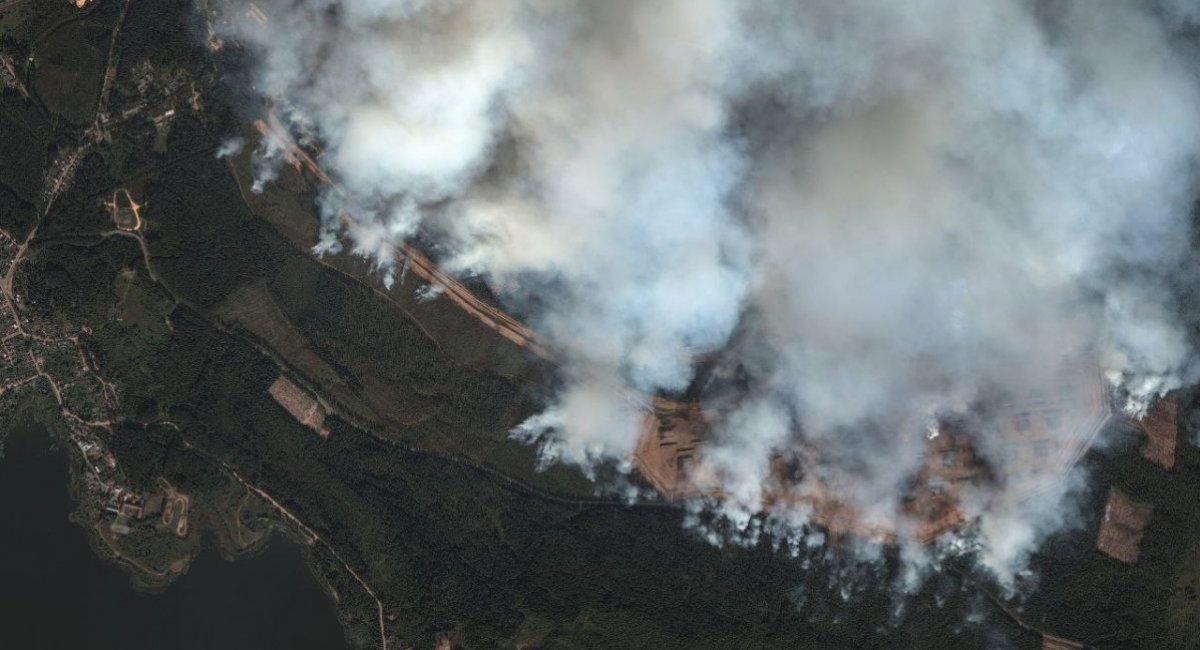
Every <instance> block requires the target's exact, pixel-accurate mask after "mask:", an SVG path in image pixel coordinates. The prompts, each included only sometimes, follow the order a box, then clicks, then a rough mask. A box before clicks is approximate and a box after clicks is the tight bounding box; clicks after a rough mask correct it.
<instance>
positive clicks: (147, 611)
mask: <svg viewBox="0 0 1200 650" xmlns="http://www.w3.org/2000/svg"><path fill="white" fill-rule="evenodd" d="M71 509H72V504H71V501H70V496H69V493H68V491H67V462H66V457H65V455H64V454H63V453H62V452H53V451H51V450H50V441H49V437H48V436H47V435H46V433H45V431H44V430H42V429H41V428H40V427H28V428H24V429H21V430H18V431H14V432H13V434H12V435H11V436H9V438H8V442H7V443H6V445H5V457H4V458H3V460H0V649H5V650H9V649H12V650H41V649H45V650H63V649H67V648H88V649H89V650H110V649H112V650H143V649H146V650H151V649H153V650H159V649H162V650H175V649H177V650H200V649H204V650H208V649H210V648H211V649H220V650H268V649H269V650H274V649H275V648H280V649H286V650H339V649H344V648H347V647H348V646H347V644H346V642H345V640H344V638H343V636H342V630H341V628H340V626H339V625H338V622H337V619H336V618H335V617H334V612H333V605H332V603H331V602H330V601H329V599H328V597H326V596H325V594H324V593H323V592H322V591H321V589H320V587H319V586H318V585H317V582H316V580H315V579H314V578H313V577H312V575H311V574H310V573H309V572H308V569H307V567H306V566H305V564H304V558H303V555H302V552H301V549H300V548H299V547H298V546H296V545H295V544H291V543H288V542H285V541H284V540H283V539H280V538H279V537H276V538H275V539H274V540H273V541H272V544H271V547H270V549H269V550H268V551H267V552H265V553H264V554H262V555H260V556H258V557H255V558H251V559H246V560H240V561H238V562H236V563H230V562H226V561H224V560H222V559H221V558H220V556H218V555H217V554H216V553H215V552H214V551H205V552H204V553H203V554H201V556H200V557H199V558H197V560H196V561H195V563H193V565H192V567H191V569H190V570H189V571H188V573H187V575H184V576H183V577H182V578H180V579H178V580H177V581H176V582H175V583H174V584H172V585H171V586H170V587H169V588H168V589H167V591H166V592H165V593H163V594H159V595H148V594H142V593H138V592H136V591H134V590H133V589H132V588H131V587H130V586H129V580H128V578H127V577H126V576H125V574H124V573H122V572H121V571H120V570H119V569H117V568H116V567H115V566H113V565H112V564H111V563H109V562H107V561H105V560H101V559H100V558H99V557H97V556H96V555H95V554H94V553H93V552H92V550H91V548H90V547H89V546H88V541H87V536H86V532H85V531H84V530H83V528H81V527H79V526H77V525H75V524H72V523H70V522H69V521H67V515H68V513H69V512H70V511H71Z"/></svg>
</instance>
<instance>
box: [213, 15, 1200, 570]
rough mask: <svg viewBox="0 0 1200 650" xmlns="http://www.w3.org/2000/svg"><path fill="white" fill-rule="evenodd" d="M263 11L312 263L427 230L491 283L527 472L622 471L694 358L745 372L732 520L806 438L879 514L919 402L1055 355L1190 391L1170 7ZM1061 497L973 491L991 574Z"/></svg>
mask: <svg viewBox="0 0 1200 650" xmlns="http://www.w3.org/2000/svg"><path fill="white" fill-rule="evenodd" d="M257 2H258V6H259V7H261V8H262V9H263V10H264V12H265V14H266V15H268V16H269V20H268V21H266V22H265V23H262V22H261V21H258V20H252V19H251V18H248V17H243V16H242V14H241V13H233V14H231V15H230V16H229V18H230V20H229V21H228V22H227V23H226V24H225V26H224V27H223V30H224V32H225V33H224V34H223V35H224V36H225V37H226V38H232V39H233V40H236V41H238V42H241V43H243V44H246V45H247V46H248V47H249V48H250V49H251V50H252V51H253V52H254V53H255V54H256V61H257V64H256V65H257V67H256V84H257V87H258V89H259V90H260V91H261V92H262V93H263V94H264V95H265V96H267V97H268V98H270V99H272V100H273V101H275V102H277V103H278V104H279V105H281V106H283V107H285V110H284V111H283V112H282V114H283V115H284V116H286V118H287V119H288V121H289V123H290V126H291V127H292V128H293V129H295V130H296V131H297V132H300V133H304V134H306V135H307V136H309V137H316V138H318V139H319V140H320V141H321V142H322V143H323V145H324V147H325V151H326V156H325V158H323V161H324V162H325V164H326V165H327V166H328V168H329V170H330V171H331V172H332V173H333V175H334V176H335V177H336V178H337V179H338V181H339V184H340V186H341V190H340V191H338V192H336V193H334V192H327V193H325V195H324V196H323V198H322V202H323V203H322V207H323V210H324V213H325V215H326V220H325V239H324V243H323V247H324V248H332V247H335V246H337V245H338V244H337V242H338V240H339V237H340V236H343V235H344V236H347V237H348V239H349V241H350V242H352V244H353V246H354V247H355V250H357V251H359V252H361V253H362V254H364V255H368V256H372V257H374V258H376V259H377V260H378V262H379V263H380V264H381V265H382V266H383V267H384V268H385V269H386V268H388V267H389V266H390V265H391V264H392V263H393V262H392V257H391V245H392V244H393V243H394V242H395V241H398V240H401V239H404V238H407V237H411V236H413V235H414V234H416V233H417V232H418V231H420V232H423V233H425V234H427V235H431V236H436V237H437V238H438V240H439V242H440V244H441V245H442V246H443V247H444V250H445V251H446V255H445V256H444V259H443V260H442V262H443V263H444V266H445V267H446V268H447V269H449V270H452V271H454V272H456V273H461V274H468V273H470V274H480V275H482V276H483V277H484V278H486V279H487V281H488V282H489V283H490V284H491V285H492V286H493V287H495V288H496V290H497V292H498V294H499V295H500V297H501V299H502V301H504V302H505V304H506V305H507V306H508V307H510V308H511V309H513V310H514V311H516V312H517V313H519V314H521V316H522V317H524V318H525V319H527V321H528V322H529V323H530V324H531V326H532V327H533V328H534V329H535V330H537V331H538V332H539V333H541V334H542V335H544V336H545V337H546V338H547V339H548V340H549V341H550V342H551V343H552V344H553V345H554V347H555V348H556V349H557V350H558V351H559V354H560V356H561V359H562V361H563V372H564V375H565V376H566V378H567V381H566V384H565V388H564V389H563V390H562V392H561V393H560V394H559V395H558V396H557V399H556V401H555V402H554V403H553V404H551V405H550V406H549V407H548V408H547V410H546V411H545V412H544V413H542V414H541V415H539V416H537V417H535V418H534V420H533V421H531V422H529V423H527V424H526V426H525V427H523V428H522V430H521V431H519V432H518V434H521V435H528V436H530V438H531V439H534V438H536V439H537V440H538V441H539V444H541V445H543V453H544V454H545V455H546V457H547V458H549V459H557V460H561V461H565V462H577V463H581V464H585V465H586V464H588V463H591V462H594V461H596V460H600V459H624V458H627V457H628V456H629V454H630V453H631V452H632V450H633V448H634V445H635V443H636V440H637V436H638V432H639V426H640V419H641V414H640V412H639V408H638V406H637V404H636V403H635V402H636V400H631V399H629V394H630V393H631V392H636V393H641V394H650V393H656V392H657V393H661V392H679V391H683V390H684V389H686V388H687V387H688V386H689V384H690V383H691V382H692V381H693V377H694V372H695V368H696V360H697V359H698V358H700V357H703V356H704V355H707V354H710V353H714V352H720V354H721V355H722V359H723V360H722V361H721V363H722V364H725V365H727V366H738V365H740V366H741V368H742V370H743V371H745V372H748V373H749V374H751V375H753V377H754V378H755V380H756V381H755V388H754V389H753V390H746V391H745V393H744V394H743V395H742V397H741V399H739V400H737V402H736V403H735V404H734V405H733V406H722V407H720V408H718V407H716V406H712V405H710V410H711V416H712V418H713V421H714V423H715V426H716V429H715V432H714V440H713V442H712V444H711V446H710V448H709V450H708V451H707V452H706V453H705V455H704V458H703V466H702V467H701V471H703V472H704V473H706V475H707V476H708V477H710V478H711V479H712V480H713V481H715V482H717V483H718V484H719V485H720V486H721V487H722V489H723V492H724V494H725V495H726V498H725V499H723V500H722V502H721V504H720V506H719V507H720V508H722V509H723V511H724V513H725V514H726V516H727V517H728V519H729V520H730V521H732V522H734V524H735V525H736V526H740V527H743V528H745V527H753V526H754V525H755V524H754V523H753V520H754V515H755V514H756V513H758V512H759V511H761V510H762V507H763V506H762V495H763V490H764V486H765V485H767V484H768V482H769V481H770V472H771V462H770V461H771V457H772V455H773V454H775V453H777V452H780V451H785V450H788V449H790V448H797V447H808V446H813V445H817V446H819V447H821V448H822V449H823V450H824V454H823V456H822V457H823V458H825V459H826V462H825V464H824V465H822V467H820V468H819V471H818V472H817V473H818V474H819V475H820V476H821V478H822V480H823V481H825V482H826V483H827V484H828V483H832V484H836V485H840V486H843V487H845V489H844V490H843V495H844V497H845V498H847V499H850V500H852V501H853V502H855V503H856V504H858V505H859V506H860V507H861V508H862V509H863V510H864V511H865V512H867V513H868V516H869V517H879V518H887V517H889V516H892V515H894V514H895V512H897V511H898V509H899V507H900V493H899V491H898V489H897V486H898V485H900V484H901V483H902V482H903V481H904V479H905V477H908V476H911V475H912V474H913V473H914V472H916V471H917V469H918V468H919V467H920V464H921V463H922V456H923V450H924V449H925V439H926V435H925V432H926V429H927V427H929V426H930V423H931V421H932V420H933V419H934V418H936V417H939V416H942V415H946V414H962V413H967V412H969V411H970V409H971V407H972V405H973V404H976V403H978V401H979V400H980V399H981V397H982V396H984V395H986V394H988V393H989V392H996V391H1000V392H1008V393H1020V392H1023V391H1025V390H1026V389H1027V388H1028V387H1031V386H1032V387H1035V388H1037V387H1047V386H1053V385H1054V382H1056V381H1057V379H1056V377H1058V376H1059V374H1060V373H1061V372H1062V371H1063V370H1064V369H1065V368H1068V367H1071V366H1072V364H1078V363H1080V360H1081V359H1083V360H1088V361H1089V362H1094V363H1095V364H1096V365H1097V366H1098V367H1099V368H1101V369H1102V370H1103V372H1104V373H1105V375H1106V376H1107V377H1108V378H1109V380H1110V381H1111V382H1112V383H1113V385H1114V386H1116V387H1117V388H1118V389H1119V391H1120V394H1121V395H1122V396H1124V397H1125V398H1126V399H1127V403H1126V404H1125V405H1124V406H1126V407H1127V408H1129V409H1131V410H1135V411H1136V410H1137V409H1138V408H1140V407H1141V405H1144V404H1145V403H1146V402H1147V400H1150V399H1152V398H1153V397H1154V396H1155V395H1157V394H1160V393H1162V392H1163V391H1165V390H1169V389H1171V388H1174V387H1176V386H1178V385H1180V384H1181V383H1182V382H1184V381H1187V380H1188V379H1189V378H1190V376H1191V372H1192V370H1191V360H1190V355H1191V350H1190V347H1189V342H1188V330H1187V324H1186V323H1185V322H1184V321H1183V319H1182V318H1181V317H1180V315H1179V309H1178V306H1177V305H1178V302H1179V295H1180V293H1179V292H1180V290H1181V287H1186V286H1188V285H1187V279H1188V278H1187V276H1185V275H1181V273H1183V271H1181V269H1184V268H1185V266H1186V264H1187V256H1188V253H1189V250H1190V249H1189V238H1190V232H1191V231H1190V220H1189V219H1190V217H1189V214H1190V209H1191V203H1192V201H1193V199H1194V197H1195V194H1196V190H1197V187H1196V182H1197V177H1196V156H1197V153H1198V150H1200V86H1198V84H1197V79H1198V77H1197V71H1196V69H1195V66H1194V61H1195V52H1194V49H1193V48H1194V42H1193V41H1191V40H1189V38H1188V37H1187V36H1186V33H1185V32H1186V31H1187V30H1189V29H1192V28H1193V27H1194V26H1195V24H1196V21H1197V20H1198V19H1200V13H1198V12H1197V10H1196V8H1195V5H1193V4H1191V3H1186V2H1169V3H1166V2H1164V3H1162V4H1158V5H1150V4H1146V3H1141V2H1116V1H1111V2H1094V1H1087V2H1084V1H1082V0H1060V1H1056V2H1042V3H1034V2H1025V1H1020V0H990V1H983V0H980V1H962V0H911V1H909V2H899V3H895V2H888V3H883V2H869V1H866V0H836V1H834V0H812V1H809V2H803V3H796V2H784V1H774V0H746V1H741V2H735V1H731V0H674V1H669V0H668V1H662V2H635V1H631V0H630V1H626V0H613V1H604V2H598V1H597V2H586V1H583V0H578V1H555V2H551V1H549V0H457V1H454V0H441V1H436V0H429V1H425V0H257ZM242 9H243V10H244V8H242ZM268 153H270V152H269V151H268ZM275 153H276V154H277V153H278V152H277V151H276V152H275ZM343 211H349V212H351V213H353V214H355V215H356V217H357V219H356V221H355V222H354V224H351V225H347V224H345V223H343V222H342V221H340V220H338V219H337V215H339V214H340V213H342V212H343ZM547 430H550V431H551V432H552V433H550V434H549V435H542V434H544V432H546V431H547ZM980 447H981V450H982V452H983V453H984V454H985V455H987V456H988V459H989V461H991V462H993V463H994V464H997V465H999V466H1001V468H1002V469H1003V465H1004V463H1005V462H1006V461H1005V459H1004V458H1003V457H1002V455H1001V454H999V453H996V452H995V451H994V450H993V449H992V448H990V447H989V445H988V443H987V441H986V440H985V441H983V442H982V444H981V445H980ZM1068 488H1069V484H1068V483H1066V482H1064V483H1061V484H1059V485H1057V486H1056V487H1054V488H1053V489H1049V490H1047V491H1045V492H1044V493H1042V494H1041V495H1040V496H1039V497H1038V498H1036V499H1032V500H1031V499H1027V498H1022V499H1018V498H1017V497H1015V496H1013V495H1009V494H1006V493H1005V489H1006V488H1005V487H1004V485H1003V484H1001V485H997V486H994V487H993V488H992V489H991V492H989V493H986V494H980V495H973V496H971V500H972V503H977V506H975V507H974V508H975V510H974V512H975V514H978V515H980V516H981V517H982V519H981V523H980V526H979V527H978V531H979V535H980V539H979V542H978V543H979V544H980V545H981V546H980V548H982V549H983V552H982V557H983V558H984V561H985V562H986V563H987V564H988V565H990V566H992V567H993V568H995V569H996V570H997V572H998V573H999V574H1001V575H1002V576H1003V575H1011V574H1012V572H1013V571H1016V570H1019V568H1020V566H1021V564H1022V562H1023V561H1024V557H1025V555H1026V554H1027V553H1028V552H1029V550H1030V549H1031V548H1032V547H1033V545H1034V544H1036V542H1037V540H1038V539H1039V538H1040V537H1041V536H1042V535H1044V534H1045V533H1046V532H1048V531H1050V530H1054V529H1057V528H1058V527H1060V526H1061V525H1062V524H1063V521H1064V520H1065V519H1068V517H1067V516H1066V515H1065V514H1064V513H1066V512H1068V510H1064V509H1063V507H1062V497H1063V495H1064V494H1065V493H1066V492H1067V491H1068ZM800 489H801V490H803V489H804V488H803V487H801V488H800ZM771 514H772V521H773V522H775V523H774V524H772V525H777V526H779V527H780V528H781V529H783V530H788V531H802V530H805V528H804V524H805V523H806V522H807V517H808V513H806V512H805V511H804V510H803V509H802V508H791V509H781V510H780V511H778V512H773V513H771ZM803 534H804V535H810V537H806V539H810V540H811V534H812V533H811V532H805V533H803Z"/></svg>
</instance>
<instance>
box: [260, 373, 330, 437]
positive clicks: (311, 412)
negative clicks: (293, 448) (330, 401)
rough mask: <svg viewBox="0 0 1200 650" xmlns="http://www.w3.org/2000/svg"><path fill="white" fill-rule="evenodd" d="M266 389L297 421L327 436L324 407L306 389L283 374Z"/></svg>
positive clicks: (318, 433)
mask: <svg viewBox="0 0 1200 650" xmlns="http://www.w3.org/2000/svg"><path fill="white" fill-rule="evenodd" d="M267 391H268V392H269V393H270V394H271V397H272V398H274V399H275V401H276V402H278V403H279V405H280V406H282V407H283V408H284V410H286V411H287V412H288V413H289V414H291V416H292V417H294V418H296V421H297V422H299V423H300V424H303V425H304V426H306V427H308V428H310V429H312V430H313V431H316V432H317V435H319V436H321V437H322V438H328V437H329V429H327V428H325V409H324V407H322V406H321V404H320V402H318V401H317V399H316V398H315V397H313V396H312V395H310V394H309V393H308V391H306V390H304V389H303V388H300V387H299V386H297V385H296V384H294V383H292V381H291V380H290V379H288V378H287V377H284V376H283V375H280V376H279V378H278V379H276V380H275V382H274V383H272V384H271V387H270V388H268V389H267Z"/></svg>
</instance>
